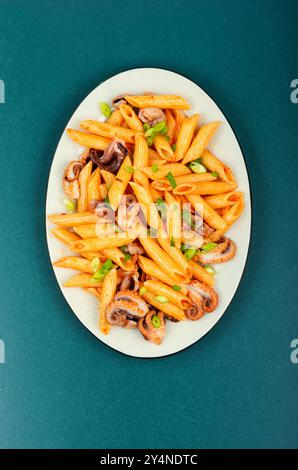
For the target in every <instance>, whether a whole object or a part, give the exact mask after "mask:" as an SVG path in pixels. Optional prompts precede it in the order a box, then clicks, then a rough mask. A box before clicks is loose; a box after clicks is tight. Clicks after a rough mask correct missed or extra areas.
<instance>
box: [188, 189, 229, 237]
mask: <svg viewBox="0 0 298 470" xmlns="http://www.w3.org/2000/svg"><path fill="white" fill-rule="evenodd" d="M186 198H187V200H188V202H190V203H191V205H192V206H193V208H194V209H195V211H196V212H198V213H199V214H200V215H201V217H203V219H204V220H205V221H206V222H207V224H208V225H210V227H212V228H214V229H216V230H217V229H225V228H226V227H227V224H226V222H225V221H224V219H223V218H222V217H221V216H220V215H218V214H217V212H216V211H215V210H214V209H213V208H212V207H211V206H209V204H208V202H206V201H205V200H204V199H203V198H202V197H201V196H200V195H199V194H188V195H187V196H186Z"/></svg>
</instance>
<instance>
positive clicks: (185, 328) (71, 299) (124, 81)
mask: <svg viewBox="0 0 298 470" xmlns="http://www.w3.org/2000/svg"><path fill="white" fill-rule="evenodd" d="M144 91H153V92H155V93H158V94H175V95H181V96H183V97H184V98H186V99H187V101H189V103H190V104H191V110H190V112H191V113H194V112H197V113H199V114H200V123H202V122H203V123H205V122H208V121H214V120H219V121H221V122H222V125H221V126H220V128H219V130H218V131H217V133H216V136H215V138H214V140H213V142H212V145H210V149H211V150H213V151H214V153H215V154H216V155H217V156H218V157H219V158H221V159H222V160H223V161H224V162H226V163H227V164H228V165H229V166H231V168H232V169H233V171H234V174H235V177H236V181H237V182H238V184H239V190H241V191H243V192H244V194H245V210H244V213H243V215H242V217H241V218H240V220H238V221H237V222H236V224H235V225H234V226H233V227H232V228H231V229H230V231H229V236H230V237H231V238H232V239H233V240H234V241H235V243H236V245H237V254H236V256H235V258H234V259H233V260H231V261H230V262H229V263H224V264H222V265H217V266H216V271H217V275H216V290H217V292H218V294H219V305H218V307H217V309H216V311H215V312H213V313H211V314H207V315H205V316H204V317H203V318H202V319H201V320H199V321H197V322H191V321H185V322H179V323H173V322H167V334H166V337H165V339H164V341H163V343H162V344H161V345H160V346H156V345H155V344H151V343H149V342H148V341H145V340H144V339H143V337H142V335H141V334H140V333H139V332H138V331H137V330H126V329H123V328H120V327H114V328H112V329H111V332H110V334H109V335H108V336H105V335H103V334H102V333H101V332H100V331H99V329H98V313H97V300H96V299H95V298H93V297H92V296H91V295H90V294H88V293H86V292H84V290H83V289H79V288H64V287H62V286H63V283H64V281H66V279H68V278H70V277H71V276H72V275H73V274H75V272H74V271H70V270H68V269H61V268H60V269H59V268H55V267H54V272H55V275H56V278H57V281H58V284H59V286H60V288H61V291H62V293H63V295H64V297H65V299H66V301H67V302H68V304H69V306H70V308H71V309H72V310H73V312H74V313H75V315H76V316H77V317H78V319H79V320H80V321H81V322H82V323H83V325H84V326H85V327H86V328H88V330H89V331H91V333H93V334H94V335H95V336H96V337H97V338H98V339H100V340H101V341H102V342H103V343H105V344H107V345H108V346H110V347H112V348H113V349H116V350H117V351H120V352H122V353H124V354H128V355H130V356H135V357H146V358H148V357H161V356H167V355H169V354H173V353H176V352H178V351H181V350H182V349H185V348H186V347H188V346H190V345H192V344H193V343H195V342H196V341H198V340H199V339H200V338H202V336H204V335H205V334H206V333H207V332H208V331H209V330H211V328H212V327H213V326H214V325H215V324H216V323H217V322H218V320H219V319H220V317H221V316H222V315H223V314H224V312H225V310H226V309H227V307H228V305H229V303H230V302H231V300H232V298H233V296H234V294H235V291H236V289H237V287H238V284H239V282H240V279H241V276H242V273H243V270H244V266H245V262H246V258H247V253H248V247H249V240H250V225H251V203H250V188H249V181H248V175H247V171H246V166H245V162H244V158H243V155H242V152H241V149H240V147H239V144H238V141H237V139H236V137H235V134H234V132H233V131H232V129H231V127H230V125H229V123H228V121H227V119H226V118H225V116H224V115H223V113H222V112H221V111H220V109H219V108H218V106H217V105H216V104H215V102H214V101H213V100H212V99H211V98H210V96H208V95H207V94H206V93H205V92H204V91H203V90H202V89H201V88H200V87H199V86H198V85H196V84H195V83H193V82H192V81H190V80H188V79H187V78H185V77H183V76H181V75H178V74H177V73H174V72H170V71H168V70H162V69H156V68H141V69H134V70H128V71H127V72H123V73H120V74H118V75H115V76H114V77H112V78H110V79H108V80H106V81H105V82H103V83H101V84H100V85H99V86H98V87H97V88H95V90H93V91H92V92H91V93H90V94H89V95H88V96H87V97H86V98H85V99H84V101H83V102H82V103H81V104H80V106H79V107H78V108H77V110H76V111H75V112H74V114H73V115H72V117H71V119H70V121H69V122H68V124H67V126H66V127H71V128H74V129H79V128H80V122H81V121H83V120H85V119H97V120H104V119H103V116H102V115H101V113H100V110H99V107H98V104H99V102H100V101H104V102H108V103H110V102H111V101H112V99H113V98H114V97H115V96H117V95H119V94H121V93H123V92H124V93H130V94H142V93H143V92H144ZM82 151H83V148H81V147H79V146H78V145H77V144H75V143H74V142H72V141H71V140H70V139H69V137H67V135H66V133H65V132H63V134H62V137H61V139H60V142H59V144H58V147H57V150H56V153H55V155H54V159H53V163H52V167H51V171H50V176H49V183H48V192H47V201H46V215H49V214H53V213H58V212H63V211H64V210H65V208H64V205H63V199H64V195H63V191H62V184H61V181H62V174H63V171H64V168H65V166H66V165H67V163H68V162H69V161H70V160H74V159H76V158H78V157H79V155H80V154H81V153H82ZM46 224H47V240H48V248H49V253H50V258H51V261H52V262H53V261H55V260H57V259H58V258H60V257H61V256H66V255H68V254H70V252H69V251H68V249H67V248H66V247H64V246H62V245H61V243H60V242H59V241H58V240H56V239H55V238H54V236H53V235H52V234H51V233H50V229H51V228H52V225H51V223H49V222H48V220H47V222H46ZM65 334H67V333H66V332H65Z"/></svg>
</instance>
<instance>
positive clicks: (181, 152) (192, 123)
mask: <svg viewBox="0 0 298 470" xmlns="http://www.w3.org/2000/svg"><path fill="white" fill-rule="evenodd" d="M198 119H199V115H198V114H194V115H193V116H191V117H189V118H187V119H184V120H183V122H182V124H181V127H180V131H179V134H178V137H177V142H176V150H175V158H176V161H179V160H182V158H183V157H184V156H185V154H186V152H187V150H188V149H189V146H190V144H191V141H192V138H193V135H194V132H195V130H196V127H197V124H198Z"/></svg>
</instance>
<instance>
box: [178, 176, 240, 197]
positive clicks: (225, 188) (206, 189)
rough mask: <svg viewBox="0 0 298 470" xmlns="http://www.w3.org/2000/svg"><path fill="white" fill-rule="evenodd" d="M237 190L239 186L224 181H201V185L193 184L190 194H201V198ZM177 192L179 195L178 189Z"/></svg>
mask: <svg viewBox="0 0 298 470" xmlns="http://www.w3.org/2000/svg"><path fill="white" fill-rule="evenodd" d="M203 174H206V173H203ZM207 174H208V173H207ZM209 174H210V173H209ZM236 188H237V184H228V183H224V182H223V181H201V182H199V183H193V185H192V189H191V191H190V193H189V194H200V195H201V196H205V195H209V194H221V193H225V192H230V191H233V190H234V189H236ZM175 190H176V191H175ZM175 190H174V193H175V192H176V193H177V188H175Z"/></svg>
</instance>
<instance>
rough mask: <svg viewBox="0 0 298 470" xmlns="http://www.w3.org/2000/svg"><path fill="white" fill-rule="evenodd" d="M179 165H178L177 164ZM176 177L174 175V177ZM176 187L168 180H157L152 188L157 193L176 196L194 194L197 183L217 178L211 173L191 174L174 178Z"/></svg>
mask: <svg viewBox="0 0 298 470" xmlns="http://www.w3.org/2000/svg"><path fill="white" fill-rule="evenodd" d="M176 165H177V163H176ZM173 176H174V175H173ZM174 178H175V182H176V187H175V188H173V186H172V185H171V183H170V182H169V181H168V180H165V179H164V180H163V179H162V180H155V181H153V182H152V183H151V185H152V187H153V188H155V189H156V190H157V191H173V194H175V195H179V196H180V195H184V194H192V190H193V187H194V185H195V184H196V183H200V182H202V181H215V180H216V179H217V178H216V176H213V175H212V174H211V173H201V174H197V173H190V174H186V175H180V176H174Z"/></svg>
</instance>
